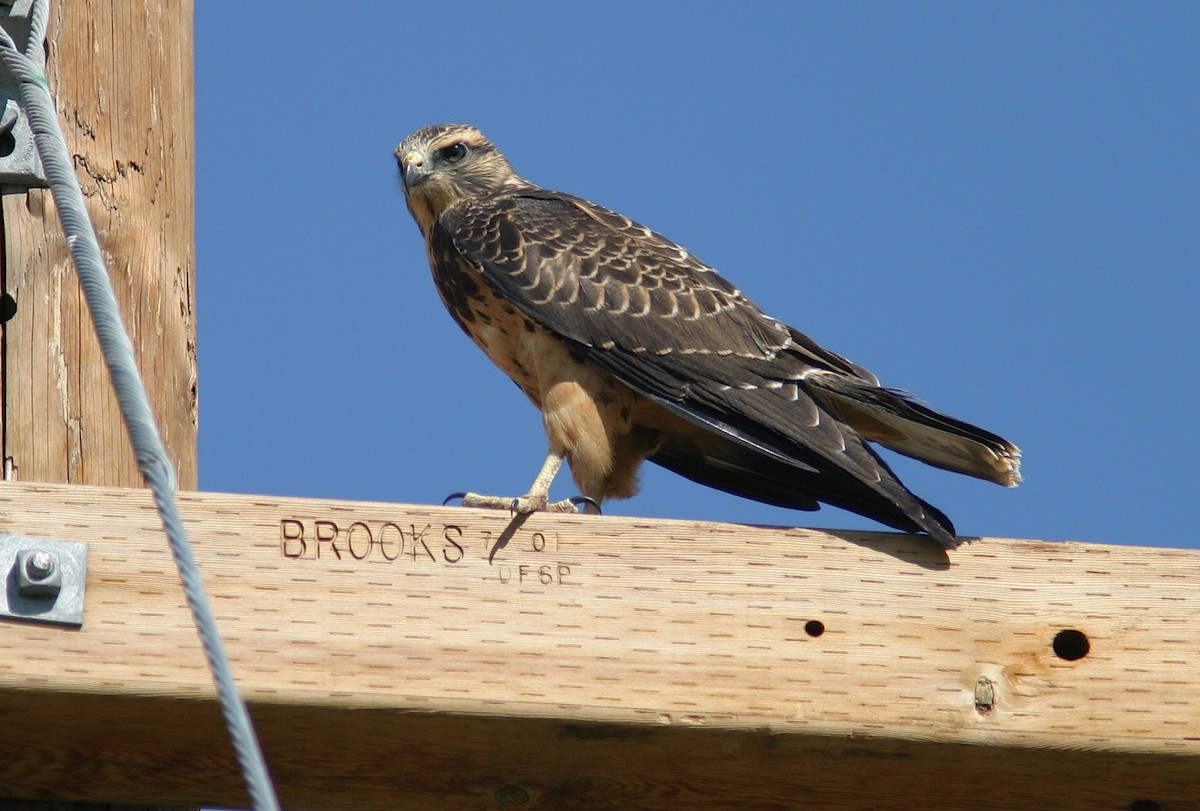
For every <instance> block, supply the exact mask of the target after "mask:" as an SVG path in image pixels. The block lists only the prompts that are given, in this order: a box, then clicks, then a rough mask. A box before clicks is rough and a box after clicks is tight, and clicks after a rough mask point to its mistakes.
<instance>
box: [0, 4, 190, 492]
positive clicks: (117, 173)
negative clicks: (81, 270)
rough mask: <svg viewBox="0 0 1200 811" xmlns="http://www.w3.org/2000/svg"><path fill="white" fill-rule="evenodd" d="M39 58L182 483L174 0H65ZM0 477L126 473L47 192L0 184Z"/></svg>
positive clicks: (179, 12) (184, 12)
mask: <svg viewBox="0 0 1200 811" xmlns="http://www.w3.org/2000/svg"><path fill="white" fill-rule="evenodd" d="M48 39H49V43H50V47H49V52H48V59H47V68H48V76H49V79H50V87H51V90H52V92H53V94H54V97H55V101H56V104H57V106H58V110H59V120H60V121H61V122H62V125H63V127H64V129H65V131H66V137H67V142H68V145H69V147H70V148H71V150H72V152H73V154H74V156H75V165H76V168H77V171H78V176H79V179H80V183H81V185H82V186H83V190H84V194H85V195H87V198H88V210H89V212H90V213H91V215H92V218H93V221H94V222H95V225H96V231H97V233H98V234H99V237H100V242H101V245H102V246H103V248H104V251H105V254H106V259H107V260H108V263H109V266H110V268H111V271H112V275H113V282H114V286H115V288H116V293H117V300H118V302H119V303H120V305H121V310H122V312H123V313H124V315H125V320H126V323H127V325H128V327H129V330H130V333H131V335H132V338H133V344H134V348H135V350H136V351H137V354H138V358H139V361H140V365H141V369H142V374H143V375H144V377H145V379H146V384H147V387H148V389H149V391H150V399H151V406H152V407H153V408H154V410H155V414H156V415H157V417H158V421H159V426H160V429H161V431H162V433H163V440H164V441H165V442H166V445H167V448H168V450H169V451H170V453H171V455H172V457H173V458H174V460H175V462H176V465H177V467H178V470H179V479H180V483H181V485H182V486H184V487H195V486H196V481H197V478H196V326H195V321H194V320H193V317H192V302H193V298H194V296H193V293H194V281H195V280H194V259H193V257H194V254H195V251H194V242H193V220H194V217H193V211H194V173H195V159H194V147H193V144H194V129H195V127H194V109H193V108H194V104H193V96H194V89H193V61H192V4H191V2H190V0H179V2H171V3H161V2H157V0H122V2H119V3H113V2H109V0H70V2H57V3H54V4H53V8H52V10H51V20H50V28H49V31H48ZM6 192H7V193H6V194H4V196H3V199H2V202H0V216H2V217H3V233H4V246H3V254H4V270H3V273H4V289H5V291H7V292H9V293H11V294H12V295H13V296H14V298H15V299H16V302H17V313H16V316H15V317H14V318H13V319H12V320H11V321H9V322H8V323H7V324H6V325H5V326H4V327H3V329H4V342H3V347H4V351H3V357H0V364H2V365H3V373H2V374H0V380H3V381H4V382H5V389H4V392H3V399H2V401H0V402H2V406H0V407H2V409H3V411H2V413H0V421H2V422H3V425H4V430H3V432H2V436H3V443H4V447H3V458H4V465H5V471H6V475H5V478H7V479H10V480H11V479H15V480H19V481H47V482H71V483H76V484H104V485H116V486H136V485H139V484H140V483H141V476H140V475H139V473H138V470H137V463H136V460H135V459H134V457H133V452H132V450H131V448H130V444H129V439H128V437H127V436H126V433H125V428H124V426H123V424H122V422H121V420H120V417H119V414H118V410H117V403H116V398H115V397H114V396H113V393H112V386H111V384H110V383H109V381H108V372H107V370H106V369H105V368H104V361H103V359H102V357H101V354H100V349H99V346H98V344H97V342H96V337H95V335H94V333H93V331H92V325H91V321H90V319H89V318H88V315H87V307H86V304H85V303H84V300H83V297H82V295H81V293H80V290H79V284H78V280H77V279H76V276H75V272H74V269H73V268H72V267H71V264H70V257H69V256H68V253H67V249H66V243H65V239H64V237H63V234H62V230H61V228H60V226H59V223H58V215H57V213H56V212H55V210H54V203H53V200H52V199H51V196H50V192H49V191H48V190H45V189H34V190H21V189H6Z"/></svg>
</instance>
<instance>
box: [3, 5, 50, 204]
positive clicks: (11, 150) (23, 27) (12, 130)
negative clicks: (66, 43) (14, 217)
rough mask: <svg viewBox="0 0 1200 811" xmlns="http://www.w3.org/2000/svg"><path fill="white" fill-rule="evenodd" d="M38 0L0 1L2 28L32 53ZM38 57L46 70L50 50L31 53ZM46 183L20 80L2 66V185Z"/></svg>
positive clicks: (35, 185)
mask: <svg viewBox="0 0 1200 811" xmlns="http://www.w3.org/2000/svg"><path fill="white" fill-rule="evenodd" d="M33 3H34V0H0V27H2V28H4V30H5V31H6V32H7V33H8V35H9V36H10V37H12V39H13V42H15V43H16V45H17V47H18V48H20V49H21V52H22V53H28V52H29V49H28V43H29V23H30V19H29V18H30V14H31V12H32V9H33ZM30 55H31V56H32V58H34V59H37V60H38V63H39V66H40V67H41V69H42V71H43V72H45V69H46V49H45V48H44V47H38V48H35V49H34V50H33V53H32V54H30ZM45 185H46V173H45V172H44V171H43V170H42V162H41V160H40V159H39V158H38V154H37V146H36V145H35V144H34V142H33V132H32V130H30V129H29V118H28V116H26V115H25V111H24V110H23V109H22V108H21V105H20V100H19V97H18V95H17V81H16V78H15V77H14V76H12V74H10V73H9V72H8V71H7V70H2V69H0V186H23V187H26V188H32V187H42V186H45Z"/></svg>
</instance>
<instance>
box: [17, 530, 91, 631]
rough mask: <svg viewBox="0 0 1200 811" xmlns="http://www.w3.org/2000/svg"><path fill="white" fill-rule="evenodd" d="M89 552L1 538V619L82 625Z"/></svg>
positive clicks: (79, 546) (83, 547)
mask: <svg viewBox="0 0 1200 811" xmlns="http://www.w3.org/2000/svg"><path fill="white" fill-rule="evenodd" d="M87 557H88V546H87V544H86V543H82V542H80V541H57V540H51V539H48V538H27V537H25V536H23V535H11V534H9V533H7V532H5V533H0V577H3V578H4V587H3V589H0V617H11V618H13V619H20V620H28V621H31V622H48V623H55V624H58V625H73V626H75V627H78V626H80V625H83V597H84V593H85V592H86V590H87Z"/></svg>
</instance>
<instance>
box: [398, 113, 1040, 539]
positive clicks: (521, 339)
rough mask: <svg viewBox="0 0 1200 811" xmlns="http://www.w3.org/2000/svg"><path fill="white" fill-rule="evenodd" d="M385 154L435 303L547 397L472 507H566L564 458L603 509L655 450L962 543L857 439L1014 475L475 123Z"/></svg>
mask: <svg viewBox="0 0 1200 811" xmlns="http://www.w3.org/2000/svg"><path fill="white" fill-rule="evenodd" d="M396 159H397V162H398V163H399V169H400V175H401V178H402V180H403V184H404V193H405V196H406V198H407V202H408V208H409V211H410V212H411V213H412V215H413V218H414V219H415V220H416V222H417V225H418V226H419V227H420V229H421V234H422V235H423V236H424V238H425V248H426V251H427V253H428V256H429V264H430V267H431V268H432V270H433V278H434V281H435V282H436V285H437V289H438V292H439V293H440V295H441V298H442V301H443V302H444V303H445V305H446V307H447V309H448V310H449V311H450V314H451V315H452V316H453V317H454V320H455V321H456V322H458V325H459V326H460V327H462V329H463V330H464V331H465V332H466V333H467V335H468V336H470V338H471V340H473V341H474V342H475V343H476V344H478V345H479V347H480V348H481V349H482V350H483V351H484V352H485V353H486V354H487V356H488V357H489V358H491V360H492V362H493V363H495V364H496V365H497V366H499V367H500V368H501V369H502V370H503V371H504V373H505V374H507V375H508V376H509V377H510V378H512V379H513V381H514V382H515V383H516V384H517V385H518V386H520V388H521V390H522V391H524V392H525V394H526V395H527V396H528V397H529V399H530V400H532V401H533V403H534V404H535V405H536V406H537V407H538V408H539V409H540V410H541V412H542V421H543V424H544V427H545V429H546V434H547V436H548V437H549V440H550V450H549V454H548V456H547V458H546V462H545V464H544V465H543V467H542V469H541V471H540V472H539V473H538V475H537V477H536V478H535V479H534V482H533V485H532V487H531V488H530V489H529V492H528V493H526V494H525V495H524V496H521V497H519V498H500V497H494V496H481V495H478V494H474V493H467V494H465V495H464V498H463V503H464V504H466V505H468V506H480V507H494V508H504V509H511V510H514V511H517V512H531V511H534V510H556V511H566V510H574V509H575V504H574V502H573V501H572V500H567V501H560V502H550V501H549V490H550V484H551V482H552V481H553V480H554V477H555V476H556V475H557V473H558V471H559V469H560V467H561V466H562V463H563V461H564V460H565V461H567V462H568V463H569V464H570V468H571V472H572V474H573V475H574V479H575V483H576V484H577V485H578V487H579V489H580V491H581V493H582V494H583V496H584V497H585V499H584V500H585V501H591V502H594V503H595V505H596V506H597V508H598V507H599V505H600V504H601V503H602V502H603V501H604V500H605V499H610V498H627V497H629V496H632V495H633V494H634V492H635V491H636V490H637V474H638V468H639V466H640V465H641V463H642V461H643V460H645V459H649V460H650V461H652V462H655V463H657V464H659V465H662V466H663V467H665V468H667V469H669V470H673V471H675V472H676V473H679V474H681V475H683V476H686V477H687V478H689V479H692V480H694V481H697V482H700V483H702V484H706V485H708V486H710V487H715V488H717V489H719V490H724V491H726V492H729V493H734V494H736V495H739V496H744V497H746V498H751V499H755V500H757V501H761V502H764V503H767V504H774V505H778V506H783V507H791V508H795V509H800V510H816V509H818V508H819V506H820V502H825V503H827V504H832V505H835V506H838V507H842V508H844V509H847V510H852V511H853V512H856V513H860V514H862V515H865V516H868V517H870V518H872V519H875V520H876V521H879V522H881V523H883V524H886V525H888V526H890V527H894V528H896V529H900V530H903V531H905V532H926V533H928V534H929V535H931V536H932V537H933V538H935V539H936V540H937V541H939V542H940V543H941V544H943V545H944V546H945V547H947V548H954V547H956V546H957V545H958V540H957V538H956V535H955V531H954V526H953V524H951V522H950V520H949V519H948V518H947V517H946V516H945V515H944V514H943V513H942V512H941V511H939V510H938V509H937V508H935V507H933V506H932V505H930V504H928V503H926V502H925V501H923V500H921V499H920V498H918V497H917V496H915V495H914V494H913V493H911V492H910V491H909V490H908V489H907V488H906V487H905V486H904V485H903V484H901V482H900V480H899V479H897V478H896V476H895V474H893V473H892V471H891V469H890V468H889V467H888V465H887V464H886V463H885V462H884V461H883V459H881V458H880V456H879V455H878V454H877V453H876V452H875V450H874V449H873V448H872V447H871V445H869V444H868V442H876V443H879V444H881V445H884V446H885V447H888V448H891V449H892V450H894V451H898V452H899V453H902V454H905V455H907V456H912V457H915V458H917V459H920V460H921V461H923V462H927V463H929V464H931V465H935V466H937V467H941V468H946V469H948V470H952V471H956V472H958V473H965V474H967V475H970V476H976V477H978V478H981V479H986V480H988V481H992V482H996V483H998V484H1003V485H1006V486H1009V487H1013V486H1016V484H1017V483H1018V482H1019V481H1020V478H1021V477H1020V455H1021V452H1020V450H1019V449H1018V448H1017V447H1016V446H1015V445H1013V444H1012V443H1011V442H1008V441H1007V440H1005V439H1002V438H1001V437H999V436H997V435H995V434H992V433H989V432H988V431H985V430H983V429H981V428H977V427H975V426H973V425H970V424H968V423H965V422H962V421H960V420H957V419H954V418H953V417H948V416H946V415H944V414H940V413H938V412H937V411H934V410H932V409H930V408H928V407H926V406H924V405H922V404H921V403H919V402H917V401H916V400H914V399H912V398H911V397H910V396H908V395H907V394H905V393H903V392H900V391H898V390H895V389H890V388H884V387H882V386H880V384H879V380H878V379H877V378H876V377H875V375H873V374H872V373H871V372H869V371H867V370H866V369H864V368H863V367H861V366H859V365H857V364H855V363H852V362H850V361H849V360H847V359H846V358H844V357H842V356H841V355H837V354H835V353H833V352H831V351H829V350H828V349H825V348H824V347H822V346H820V345H819V344H817V343H816V342H815V341H813V340H812V339H811V338H809V337H808V336H807V335H805V334H803V333H802V332H800V331H799V330H797V329H795V328H793V327H790V326H788V325H787V324H785V323H783V322H782V321H779V320H777V319H775V318H772V317H771V316H769V315H767V314H766V313H764V312H763V311H762V310H761V309H760V308H759V307H758V306H757V305H755V304H754V302H752V301H750V299H748V298H747V297H746V296H745V295H743V294H742V292H741V291H740V290H738V289H737V288H736V287H734V286H733V285H731V284H730V283H729V282H727V281H726V280H725V279H723V278H722V277H721V276H720V275H718V274H717V272H716V270H714V269H713V268H711V267H709V266H708V265H706V264H704V263H703V262H701V261H700V260H699V259H697V258H696V257H694V256H693V255H692V254H690V253H689V252H688V251H687V250H685V249H684V248H681V247H680V246H678V245H676V244H675V243H674V242H671V241H670V240H668V239H666V238H665V237H663V236H661V235H659V234H658V233H655V232H654V231H651V230H650V229H649V228H646V227H644V226H642V225H639V224H638V223H636V222H634V221H632V220H630V219H629V218H627V217H623V216H621V215H620V214H617V213H615V212H613V211H609V210H608V209H606V208H602V207H601V206H598V205H596V204H595V203H591V202H588V201H587V200H583V199H580V198H578V197H574V196H572V195H569V194H564V193H562V192H557V191H549V190H547V189H543V188H540V187H538V186H535V185H534V184H533V183H530V182H529V181H527V180H525V179H524V178H522V177H521V176H520V175H518V174H517V173H516V172H515V171H514V170H513V168H512V166H511V165H510V164H509V162H508V160H507V159H506V158H505V157H504V155H503V154H502V153H501V152H500V150H498V149H497V148H496V147H495V146H494V145H493V144H492V143H491V141H489V140H488V139H487V138H485V137H484V136H483V134H482V133H481V132H480V131H479V130H477V129H475V128H474V127H470V126H466V125H461V124H440V125H436V126H431V127H426V128H425V129H422V130H419V131H417V132H415V133H413V134H412V135H410V136H408V137H407V138H405V139H404V141H403V142H402V143H401V144H400V145H399V147H398V148H397V149H396Z"/></svg>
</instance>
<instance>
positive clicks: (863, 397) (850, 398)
mask: <svg viewBox="0 0 1200 811" xmlns="http://www.w3.org/2000/svg"><path fill="white" fill-rule="evenodd" d="M804 382H805V384H806V385H807V388H808V390H809V392H810V393H811V394H812V395H813V396H814V397H815V398H816V399H817V400H818V401H820V403H821V404H822V405H823V406H825V407H826V408H828V409H829V410H830V411H832V412H833V413H834V414H836V415H837V416H838V417H839V418H840V419H842V420H843V421H844V422H845V423H846V424H847V425H849V426H850V427H852V428H853V429H854V430H856V431H857V432H858V433H859V434H861V435H862V436H863V437H864V438H866V439H870V440H872V441H874V442H878V443H879V444H881V445H884V446H885V447H888V448H891V449H892V450H894V451H896V452H897V453H902V454H904V455H905V456H911V457H912V458H914V459H919V460H921V461H922V462H925V463H926V464H930V465H934V466H935V467H940V468H945V469H946V470H953V471H955V472H956V473H965V474H966V475H968V476H975V477H977V478H980V479H985V480H987V481H990V482H995V483H996V484H1002V485H1004V486H1005V487H1016V486H1017V485H1018V484H1019V483H1020V482H1021V449H1020V448H1018V447H1017V446H1016V445H1014V444H1012V443H1011V442H1009V441H1008V440H1006V439H1003V438H1002V437H999V436H997V435H996V434H993V433H991V432H989V431H985V430H983V429H982V428H977V427H976V426H974V425H971V424H970V423H966V422H963V421H962V420H956V419H954V418H953V417H948V416H946V415H945V414H939V413H938V412H937V411H934V410H933V409H931V408H927V407H926V406H923V405H921V404H920V403H918V402H916V401H915V400H913V399H912V398H910V397H909V396H908V395H906V394H904V393H903V392H899V391H896V390H895V389H885V388H881V387H879V386H873V385H871V383H870V382H869V381H867V380H859V379H856V378H853V377H850V376H847V375H840V374H836V373H832V372H815V373H812V374H809V375H808V376H807V377H806V378H805V380H804Z"/></svg>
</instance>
